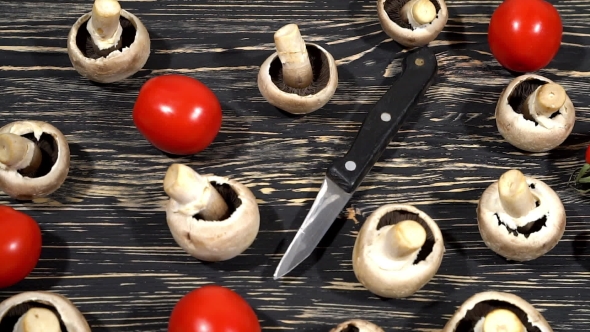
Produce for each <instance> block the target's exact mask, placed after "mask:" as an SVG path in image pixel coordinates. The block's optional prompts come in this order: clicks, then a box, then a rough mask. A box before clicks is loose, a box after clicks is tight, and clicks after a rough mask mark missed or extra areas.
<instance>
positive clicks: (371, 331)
mask: <svg viewBox="0 0 590 332" xmlns="http://www.w3.org/2000/svg"><path fill="white" fill-rule="evenodd" d="M351 325H352V326H354V327H356V328H357V330H355V331H358V332H383V329H382V328H380V327H379V326H377V325H375V324H373V323H371V322H369V321H366V320H362V319H350V320H347V321H345V322H343V323H340V324H338V325H337V326H336V327H334V328H333V329H331V330H330V332H341V331H350V330H348V328H349V327H350V326H351Z"/></svg>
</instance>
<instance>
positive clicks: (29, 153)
mask: <svg viewBox="0 0 590 332" xmlns="http://www.w3.org/2000/svg"><path fill="white" fill-rule="evenodd" d="M41 159H42V156H41V150H40V149H39V147H38V146H37V144H35V142H33V141H31V140H29V139H27V138H24V137H22V136H19V135H15V134H11V133H2V134H0V163H2V164H5V165H6V166H8V168H10V169H16V170H21V172H22V174H31V173H33V172H35V171H36V170H37V169H38V168H39V165H41Z"/></svg>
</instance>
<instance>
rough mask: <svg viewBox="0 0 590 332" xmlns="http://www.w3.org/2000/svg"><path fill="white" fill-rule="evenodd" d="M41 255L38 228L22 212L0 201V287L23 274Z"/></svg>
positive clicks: (27, 271) (19, 279) (20, 277)
mask: <svg viewBox="0 0 590 332" xmlns="http://www.w3.org/2000/svg"><path fill="white" fill-rule="evenodd" d="M39 256H41V229H40V228H39V225H37V222H35V220H34V219H33V218H31V217H29V216H28V215H26V214H25V213H22V212H19V211H16V210H15V209H13V208H11V207H8V206H4V205H0V288H5V287H9V286H12V285H14V284H16V283H18V282H19V281H21V280H23V279H24V278H26V277H27V276H28V275H29V273H31V271H33V269H34V268H35V266H36V265H37V262H38V261H39Z"/></svg>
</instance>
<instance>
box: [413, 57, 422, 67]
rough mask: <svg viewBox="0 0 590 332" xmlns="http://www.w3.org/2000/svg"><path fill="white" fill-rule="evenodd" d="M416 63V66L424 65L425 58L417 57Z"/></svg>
mask: <svg viewBox="0 0 590 332" xmlns="http://www.w3.org/2000/svg"><path fill="white" fill-rule="evenodd" d="M414 63H415V64H416V66H423V65H424V59H422V58H418V59H416V61H414Z"/></svg>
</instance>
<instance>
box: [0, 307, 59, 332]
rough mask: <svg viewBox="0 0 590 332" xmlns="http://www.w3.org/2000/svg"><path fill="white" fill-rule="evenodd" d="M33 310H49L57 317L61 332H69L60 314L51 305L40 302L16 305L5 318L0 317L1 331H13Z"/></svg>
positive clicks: (7, 312)
mask: <svg viewBox="0 0 590 332" xmlns="http://www.w3.org/2000/svg"><path fill="white" fill-rule="evenodd" d="M33 308H42V309H47V310H49V311H50V312H51V313H52V314H53V315H55V317H57V319H58V321H59V325H60V331H61V332H68V330H67V328H66V326H65V324H64V322H63V319H62V317H61V315H60V314H59V312H58V311H57V310H56V309H55V307H53V306H52V305H50V304H45V303H41V302H38V301H27V302H23V303H20V304H17V305H15V306H14V307H12V308H10V309H9V310H8V311H6V313H5V314H4V316H2V317H0V331H13V329H14V327H15V326H16V324H17V323H18V321H19V319H20V318H21V317H22V316H23V315H25V314H26V313H27V311H29V310H31V309H33Z"/></svg>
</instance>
